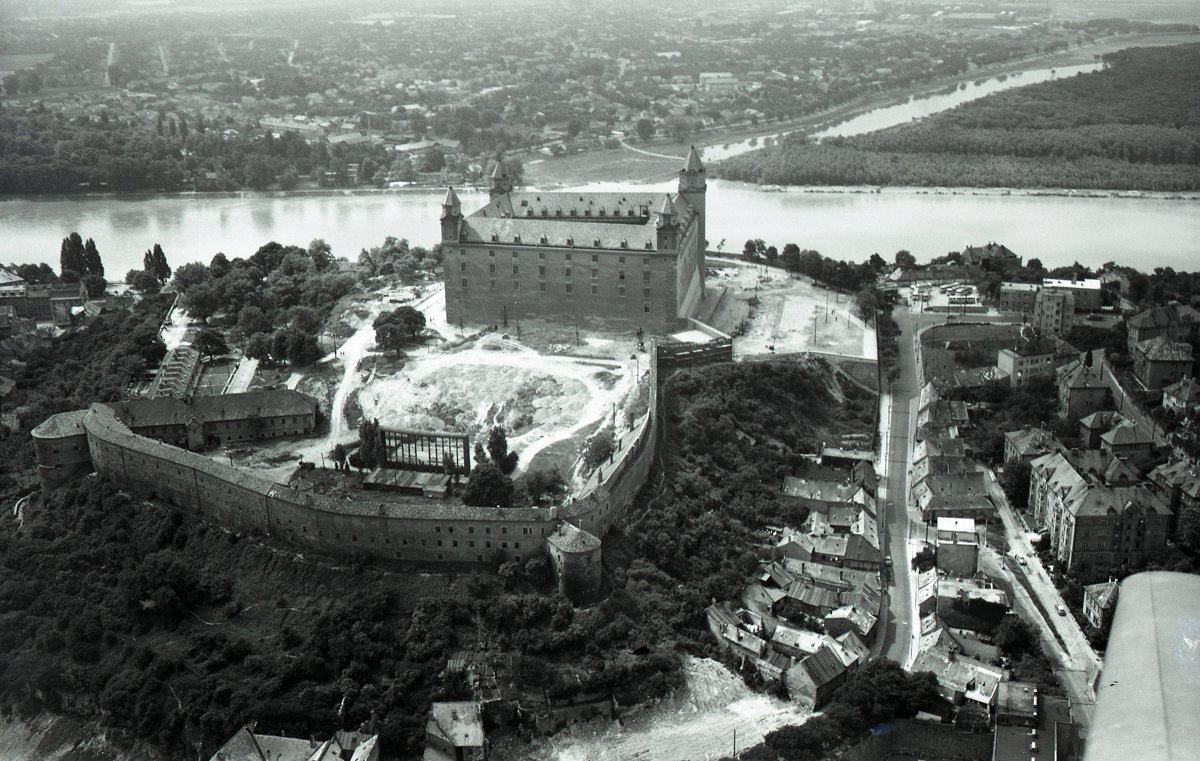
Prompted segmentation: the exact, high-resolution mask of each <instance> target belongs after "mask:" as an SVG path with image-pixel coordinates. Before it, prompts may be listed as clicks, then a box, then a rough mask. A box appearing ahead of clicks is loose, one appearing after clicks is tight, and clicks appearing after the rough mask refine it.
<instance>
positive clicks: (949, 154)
mask: <svg viewBox="0 0 1200 761" xmlns="http://www.w3.org/2000/svg"><path fill="white" fill-rule="evenodd" d="M1104 61H1105V63H1106V64H1107V67H1106V68H1105V69H1103V70H1101V71H1096V72H1092V73H1088V74H1079V75H1076V76H1074V77H1071V78H1067V79H1060V80H1054V81H1050V82H1044V83H1041V84H1037V85H1030V86H1028V87H1020V88H1016V89H1012V90H1006V91H1004V92H1000V93H996V94H994V95H990V96H988V97H986V98H981V99H980V100H977V101H973V102H970V103H966V104H963V105H961V106H959V107H957V108H955V109H952V110H950V111H946V112H944V113H941V114H938V115H936V116H933V117H930V118H929V119H925V120H922V121H919V122H913V123H911V124H906V125H903V126H900V127H893V128H891V129H887V130H881V131H879V132H875V133H870V134H866V135H858V136H855V137H850V138H831V139H828V140H824V141H822V142H821V143H820V144H814V143H812V142H810V141H807V140H805V139H804V138H803V137H802V136H793V137H791V138H789V139H786V140H784V141H782V142H781V143H780V144H779V145H777V146H775V147H772V148H768V149H764V150H761V151H756V152H754V153H751V154H746V155H744V156H739V157H737V158H733V159H730V160H728V161H725V162H722V163H721V164H720V165H718V166H717V167H716V168H715V170H714V171H715V173H716V174H718V175H719V176H721V177H725V178H729V179H736V180H747V181H751V182H761V183H767V184H780V185H915V186H947V187H951V186H970V187H1051V188H1100V189H1140V190H1159V191H1190V190H1197V189H1200V95H1198V93H1200V44H1189V45H1178V46H1174V47H1152V48H1130V49H1127V50H1121V51H1117V52H1115V53H1110V54H1107V55H1105V56H1104Z"/></svg>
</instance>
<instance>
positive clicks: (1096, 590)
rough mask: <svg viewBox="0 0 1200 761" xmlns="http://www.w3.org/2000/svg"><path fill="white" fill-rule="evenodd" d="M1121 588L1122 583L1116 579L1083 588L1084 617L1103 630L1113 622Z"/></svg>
mask: <svg viewBox="0 0 1200 761" xmlns="http://www.w3.org/2000/svg"><path fill="white" fill-rule="evenodd" d="M1119 589H1120V585H1119V584H1118V583H1117V582H1116V581H1115V580H1114V579H1109V580H1108V581H1102V582H1100V583H1099V584H1088V585H1087V586H1086V587H1084V588H1083V617H1084V618H1086V619H1087V621H1088V623H1089V624H1091V625H1092V626H1093V627H1095V628H1096V629H1099V630H1103V629H1105V628H1106V627H1107V626H1108V625H1109V623H1111V621H1112V614H1113V612H1114V611H1115V610H1116V609H1117V591H1118V590H1119Z"/></svg>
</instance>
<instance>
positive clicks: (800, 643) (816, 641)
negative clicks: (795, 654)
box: [771, 624, 822, 653]
mask: <svg viewBox="0 0 1200 761" xmlns="http://www.w3.org/2000/svg"><path fill="white" fill-rule="evenodd" d="M821 640H822V635H821V634H819V633H817V632H813V631H809V630H808V629H797V628H796V627H794V626H787V625H785V624H779V625H778V626H776V627H775V633H774V634H772V635H771V642H772V644H778V645H782V646H784V647H790V648H794V649H796V650H800V651H801V652H805V653H815V652H816V651H817V650H819V649H821Z"/></svg>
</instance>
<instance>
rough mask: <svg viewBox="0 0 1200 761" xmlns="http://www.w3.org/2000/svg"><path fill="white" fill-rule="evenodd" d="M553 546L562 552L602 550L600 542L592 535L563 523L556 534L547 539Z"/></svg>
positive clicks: (559, 525)
mask: <svg viewBox="0 0 1200 761" xmlns="http://www.w3.org/2000/svg"><path fill="white" fill-rule="evenodd" d="M546 541H547V542H549V543H550V545H551V546H553V547H556V548H558V549H559V551H561V552H591V551H592V550H598V549H600V540H599V539H597V538H596V537H595V535H593V534H592V533H590V532H588V531H584V530H583V529H581V528H576V527H575V526H573V525H571V524H570V523H567V522H566V521H563V522H562V523H560V524H558V528H556V529H555V530H554V533H553V534H551V535H550V536H548V537H546Z"/></svg>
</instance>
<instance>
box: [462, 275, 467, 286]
mask: <svg viewBox="0 0 1200 761" xmlns="http://www.w3.org/2000/svg"><path fill="white" fill-rule="evenodd" d="M462 287H463V288H466V287H467V279H466V278H465V277H464V278H463V279H462Z"/></svg>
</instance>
